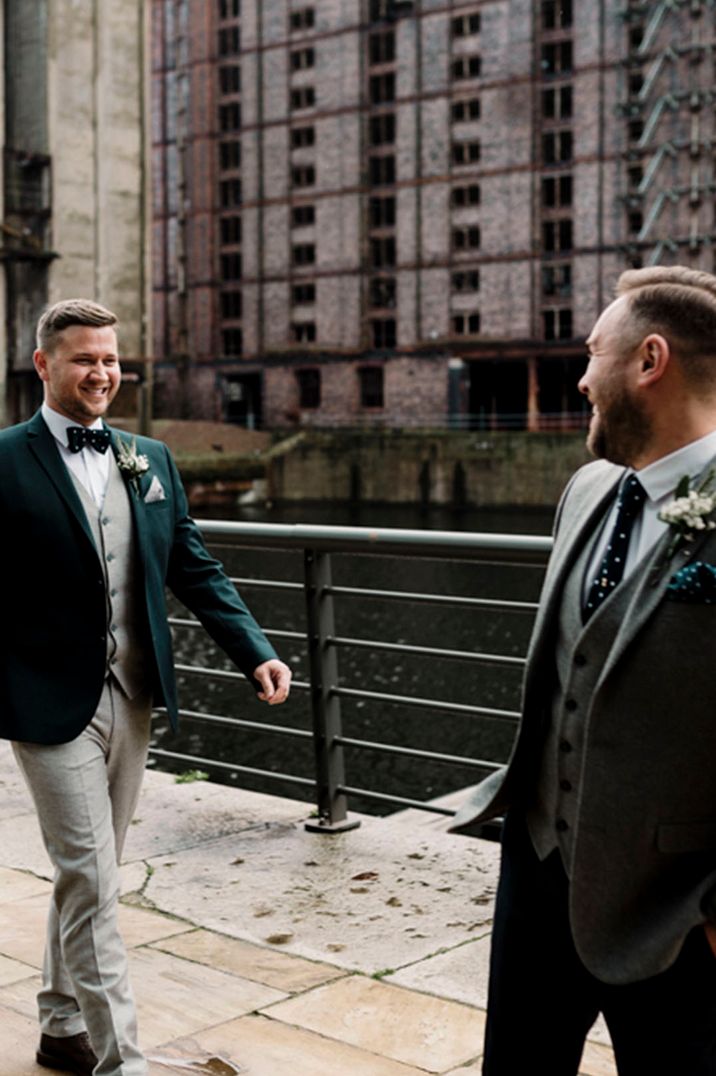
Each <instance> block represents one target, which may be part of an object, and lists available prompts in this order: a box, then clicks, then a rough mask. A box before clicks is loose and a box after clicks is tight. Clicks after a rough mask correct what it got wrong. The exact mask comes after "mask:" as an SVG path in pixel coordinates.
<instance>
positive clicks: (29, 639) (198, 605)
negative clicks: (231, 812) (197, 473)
mask: <svg viewBox="0 0 716 1076" xmlns="http://www.w3.org/2000/svg"><path fill="white" fill-rule="evenodd" d="M112 434H113V440H114V442H115V443H116V441H117V440H118V439H121V440H124V441H125V442H130V441H131V435H129V434H126V433H123V432H121V431H117V430H112ZM137 450H138V452H140V453H143V454H144V455H146V456H147V457H148V459H149V464H150V469H149V471H148V472H147V473H146V474H145V475H143V476H142V477H141V479H140V480H139V483H138V486H139V488H138V489H135V487H134V484H133V483H129V496H130V502H131V510H132V517H133V521H134V528H135V537H136V543H137V551H138V560H139V565H140V579H141V580H142V595H141V596H142V598H143V603H141V604H143V612H142V616H143V623H142V624H140V625H139V629H140V633H141V635H142V636H143V638H144V639H145V641H146V643H145V645H146V647H147V651H148V656H149V658H150V661H149V662H148V664H149V666H150V668H151V687H152V690H153V695H154V704H155V705H156V706H166V708H167V710H168V712H169V716H170V719H171V722H172V725H173V727H175V728H176V724H177V719H178V715H177V696H176V682H175V677H174V666H173V657H172V644H171V634H170V630H169V626H168V624H167V609H166V598H165V587H167V586H168V587H169V588H170V589H171V590H172V591H173V593H174V594H175V595H176V596H177V598H179V600H180V601H181V602H183V603H184V605H186V606H187V607H188V608H189V609H190V610H191V611H192V612H193V613H194V614H195V615H196V616H197V617H198V618H199V620H200V621H201V622H202V624H203V625H204V627H205V628H206V629H207V631H208V632H209V634H210V635H211V636H212V638H213V639H214V640H215V641H216V642H217V643H218V645H219V646H220V647H221V648H222V649H223V650H224V651H225V652H226V654H228V656H229V657H230V658H231V660H232V661H233V662H234V663H235V664H236V665H237V666H238V667H239V668H240V669H241V671H242V672H243V673H244V674H245V675H246V676H247V677H249V678H251V674H252V672H253V670H254V669H255V668H256V666H257V665H259V664H261V662H263V661H267V660H268V659H270V658H274V657H275V656H276V654H275V651H274V649H273V647H272V646H271V645H270V643H269V642H268V641H267V639H266V637H265V636H264V634H263V633H262V631H261V629H260V628H259V626H258V625H257V623H256V621H255V620H254V618H253V617H252V616H251V614H250V612H249V611H248V609H247V608H246V606H245V605H244V603H243V602H242V600H241V598H240V597H239V596H238V594H237V592H236V588H235V587H234V585H233V583H232V582H231V581H230V580H229V578H228V577H227V575H226V574H225V572H224V570H223V568H222V566H221V564H220V563H219V562H218V561H217V560H215V559H214V558H213V557H212V556H211V555H210V554H209V553H208V551H207V549H206V547H205V545H204V542H203V540H202V537H201V534H200V532H199V530H198V528H197V526H196V524H195V523H194V522H193V520H192V519H191V518H190V517H189V514H188V506H187V499H186V495H185V493H184V489H183V487H182V484H181V479H180V478H179V474H178V472H177V469H176V466H175V464H174V461H173V459H172V457H171V455H170V453H169V450H168V449H167V447H166V445H164V444H162V443H161V442H160V441H154V440H151V439H150V438H147V437H138V438H137ZM154 477H156V478H157V479H158V480H159V481H160V482H161V484H162V487H163V489H164V493H165V499H164V500H156V501H153V502H151V503H147V502H146V501H145V500H144V498H145V496H146V493H147V490H148V488H149V486H150V484H151V482H152V479H153V478H154ZM0 578H1V579H2V585H1V586H0V595H1V598H0V600H1V601H2V615H0V644H1V645H0V738H3V739H12V740H22V741H26V742H31V743H44V744H56V743H66V742H67V741H69V740H72V739H74V738H75V737H76V736H78V735H79V733H80V732H81V731H82V730H83V729H84V728H85V727H86V725H88V724H89V722H90V721H91V720H92V717H93V716H94V713H95V709H96V707H97V703H98V701H99V697H100V694H101V691H102V684H103V681H104V677H105V665H106V632H107V612H106V609H107V605H106V595H105V583H104V575H103V571H102V567H101V565H100V561H99V557H98V553H97V549H96V546H95V543H94V540H93V538H92V534H91V531H90V528H89V523H88V521H87V517H86V515H85V512H84V509H83V507H82V504H81V502H80V499H79V497H78V495H77V492H76V490H75V487H74V485H73V482H72V479H71V478H70V476H69V474H68V471H67V468H66V466H65V464H64V462H63V460H62V458H61V456H60V453H59V452H58V449H57V445H56V442H55V439H54V437H53V436H52V434H51V433H50V430H49V429H48V427H47V425H46V423H45V421H44V419H43V418H42V415H41V413H39V412H38V413H37V414H36V415H35V416H34V418H32V419H30V421H29V422H24V423H21V424H20V425H18V426H13V427H11V428H9V429H6V430H2V431H0Z"/></svg>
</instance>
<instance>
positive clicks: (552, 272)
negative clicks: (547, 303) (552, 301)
mask: <svg viewBox="0 0 716 1076" xmlns="http://www.w3.org/2000/svg"><path fill="white" fill-rule="evenodd" d="M542 294H543V295H545V296H549V297H550V298H552V297H558V298H561V299H568V298H569V297H570V295H571V294H572V266H571V265H569V264H564V265H545V266H543V267H542Z"/></svg>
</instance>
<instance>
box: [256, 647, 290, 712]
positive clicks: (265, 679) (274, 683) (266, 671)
mask: <svg viewBox="0 0 716 1076" xmlns="http://www.w3.org/2000/svg"><path fill="white" fill-rule="evenodd" d="M254 679H256V680H258V682H259V683H260V684H261V691H259V698H260V699H262V700H263V701H264V702H267V703H268V704H269V706H277V705H278V704H279V703H280V702H285V701H286V699H287V698H288V689H289V687H290V685H291V670H290V669H289V667H288V665H284V663H283V662H282V661H279V660H278V658H272V659H271V661H264V662H263V663H262V664H261V665H257V666H256V668H255V669H254Z"/></svg>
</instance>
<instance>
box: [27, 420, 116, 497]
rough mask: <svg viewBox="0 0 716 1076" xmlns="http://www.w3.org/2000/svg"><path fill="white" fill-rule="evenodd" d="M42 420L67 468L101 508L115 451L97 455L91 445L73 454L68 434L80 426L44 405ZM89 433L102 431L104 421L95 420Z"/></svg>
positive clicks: (109, 449)
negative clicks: (69, 446) (112, 453)
mask: <svg viewBox="0 0 716 1076" xmlns="http://www.w3.org/2000/svg"><path fill="white" fill-rule="evenodd" d="M42 417H43V418H44V420H45V422H46V423H47V426H48V427H49V430H50V433H51V434H52V436H53V437H54V438H55V441H56V442H57V447H58V449H59V450H60V455H61V456H62V459H63V460H64V462H65V466H66V467H67V468H68V470H69V471H71V472H72V474H73V475H74V476H75V478H77V479H78V480H79V481H80V482H81V483H82V485H83V486H84V488H85V489H86V490H87V492H88V493H89V495H90V497H91V498H92V500H93V501H94V502H95V504H96V505H97V507H98V508H101V507H102V502H103V501H104V495H105V493H106V492H107V484H108V482H109V466H110V454H111V452H112V449H111V448H108V449H107V451H106V452H97V451H96V450H95V449H94V448H91V447H90V446H89V445H85V446H84V448H81V449H80V451H79V452H70V450H69V448H68V446H67V430H68V428H69V427H70V426H77V425H78V423H76V422H74V421H73V420H72V419H71V418H65V416H64V415H61V414H60V413H59V412H58V411H53V410H52V408H51V407H48V405H47V404H46V403H43V405H42ZM89 429H91V430H103V429H104V423H103V422H102V419H101V418H98V419H95V421H94V422H92V423H91V424H90V426H89Z"/></svg>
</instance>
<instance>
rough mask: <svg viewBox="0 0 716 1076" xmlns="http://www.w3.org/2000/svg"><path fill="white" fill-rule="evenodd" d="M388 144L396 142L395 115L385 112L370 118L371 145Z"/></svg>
mask: <svg viewBox="0 0 716 1076" xmlns="http://www.w3.org/2000/svg"><path fill="white" fill-rule="evenodd" d="M386 142H395V113H394V112H384V113H382V114H381V115H379V116H371V118H370V144H371V146H382V145H384V144H385V143H386Z"/></svg>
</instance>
